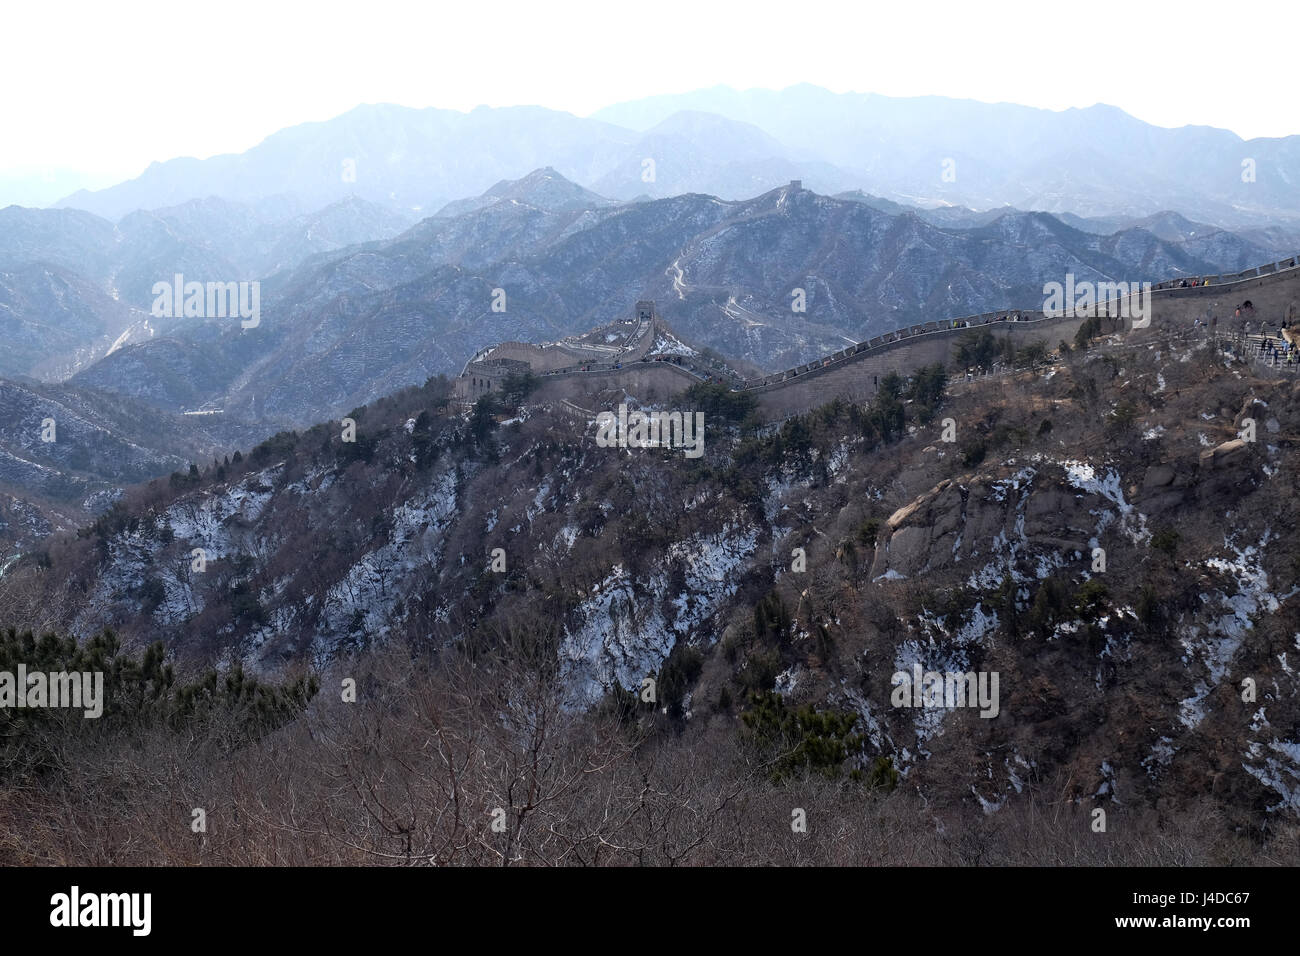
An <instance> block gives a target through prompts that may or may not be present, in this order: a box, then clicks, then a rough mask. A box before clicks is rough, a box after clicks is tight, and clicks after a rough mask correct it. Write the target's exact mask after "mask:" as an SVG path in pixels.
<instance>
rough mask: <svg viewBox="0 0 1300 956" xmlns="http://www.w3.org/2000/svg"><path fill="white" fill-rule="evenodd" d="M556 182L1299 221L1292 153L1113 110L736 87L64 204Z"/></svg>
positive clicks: (488, 111) (258, 151)
mask: <svg viewBox="0 0 1300 956" xmlns="http://www.w3.org/2000/svg"><path fill="white" fill-rule="evenodd" d="M543 166H553V167H554V168H555V169H556V170H558V171H559V172H560V173H561V174H562V175H564V176H565V177H566V178H569V179H571V180H574V181H575V182H577V183H579V184H581V185H583V186H584V187H586V188H589V189H592V190H593V191H595V192H597V193H599V194H600V195H602V196H608V197H610V198H614V199H633V198H636V197H638V196H643V195H644V196H650V197H654V198H664V197H668V196H675V195H679V194H681V193H685V192H703V193H709V194H712V195H717V196H719V197H721V198H724V199H743V198H747V197H750V196H753V195H755V194H757V193H760V192H763V191H765V190H767V189H771V188H774V187H775V186H778V185H780V184H781V183H783V182H786V181H788V180H790V179H802V180H804V181H805V182H806V183H807V185H808V186H809V187H810V188H812V189H815V190H817V191H820V192H826V193H836V192H843V191H848V190H853V189H862V190H864V191H866V192H869V193H871V194H873V195H877V196H881V197H884V198H887V199H891V200H894V201H897V202H904V203H908V204H913V205H920V206H928V207H932V206H943V205H964V206H968V207H971V208H973V209H978V210H987V209H995V208H997V207H1000V206H1015V207H1017V208H1025V209H1033V210H1041V211H1047V212H1061V213H1071V214H1074V215H1080V216H1126V217H1141V216H1147V215H1151V214H1153V213H1156V212H1159V211H1161V210H1165V209H1176V210H1178V211H1180V212H1182V213H1184V214H1185V215H1188V216H1191V217H1193V218H1198V219H1204V220H1206V221H1209V222H1213V223H1217V224H1219V225H1224V226H1244V225H1267V224H1275V223H1277V222H1278V221H1280V220H1292V221H1294V220H1296V219H1297V218H1300V189H1297V186H1298V185H1300V137H1298V136H1288V137H1280V138H1271V139H1269V138H1259V139H1252V140H1242V139H1241V138H1240V137H1238V136H1236V135H1235V134H1233V133H1231V132H1229V131H1227V130H1221V129H1215V128H1212V127H1201V126H1187V127H1182V128H1179V129H1165V128H1162V127H1156V126H1152V125H1150V124H1147V123H1144V122H1142V121H1140V120H1138V119H1136V118H1134V117H1132V116H1129V115H1128V114H1127V113H1125V112H1124V111H1122V110H1120V109H1118V108H1116V107H1112V106H1106V105H1102V104H1098V105H1096V106H1092V107H1088V108H1086V109H1068V110H1063V111H1052V110H1044V109H1035V108H1031V107H1025V106H1018V105H1014V104H1008V103H996V104H990V103H980V102H976V101H973V100H961V99H950V98H946V97H937V96H931V97H911V98H894V97H887V96H880V95H876V94H863V93H842V94H837V93H832V92H830V91H828V90H825V89H822V88H819V87H815V86H810V85H806V84H805V85H800V86H792V87H789V88H787V89H784V90H780V91H773V90H745V91H738V90H734V89H731V88H728V87H716V88H712V89H706V90H697V91H694V92H691V93H685V94H680V95H673V96H659V97H651V98H648V99H642V100H635V101H630V102H626V103H620V104H616V105H613V106H610V107H608V108H606V109H603V110H600V111H599V112H597V113H596V114H594V115H593V116H591V117H586V118H582V117H577V116H574V115H572V114H569V113H564V112H560V111H556V110H549V109H545V108H542V107H533V106H528V107H508V108H489V107H479V108H477V109H475V110H472V111H470V112H468V113H463V112H459V111H455V110H444V109H436V108H427V109H412V108H407V107H402V106H397V105H392V104H378V105H365V106H358V107H356V108H355V109H353V110H351V111H349V112H347V113H345V114H343V115H341V116H338V117H335V118H334V119H331V120H327V121H324V122H315V123H305V124H302V125H299V126H294V127H291V128H288V129H284V130H281V131H279V132H277V133H275V134H273V135H271V136H269V137H267V139H265V140H264V141H263V142H262V143H260V144H258V145H257V146H255V147H253V148H252V149H249V150H248V151H246V152H244V153H242V154H227V155H220V156H214V157H211V158H209V159H204V160H199V159H193V158H178V159H171V160H168V161H166V162H156V163H154V164H152V165H151V166H150V167H149V168H148V169H146V170H145V171H144V172H143V173H142V174H141V175H140V176H138V177H136V178H135V179H132V180H129V181H127V182H123V183H119V184H118V185H115V186H112V187H109V188H107V189H101V190H95V191H88V190H79V191H77V192H75V193H72V194H71V195H69V196H67V197H65V198H64V199H63V200H61V201H60V202H59V203H58V205H59V206H64V207H73V208H79V209H84V210H87V211H90V212H94V213H96V214H98V215H101V216H104V217H106V218H109V219H118V218H120V217H122V216H124V215H127V214H128V213H131V212H134V211H136V210H140V209H155V208H160V207H167V206H174V205H179V204H182V203H184V202H187V201H189V200H191V199H199V198H205V197H207V196H210V195H216V196H220V197H221V198H224V199H227V200H231V201H236V202H244V203H255V202H259V201H261V200H263V199H266V198H268V197H272V196H277V195H283V194H286V193H291V194H293V195H294V196H295V197H296V198H297V199H298V200H299V201H300V202H301V203H302V204H303V206H304V208H310V209H315V208H320V207H322V206H325V205H328V204H330V203H332V202H335V201H337V200H339V199H342V198H345V197H347V196H353V195H355V196H358V197H360V198H363V199H367V200H369V201H371V202H375V203H380V204H382V205H386V206H389V207H390V208H393V209H396V210H399V211H401V212H402V213H403V214H406V215H411V216H416V217H420V216H427V215H429V214H430V213H432V212H434V211H436V210H437V209H439V208H441V207H442V206H444V205H445V204H446V203H448V202H452V201H455V200H458V199H461V198H463V197H466V196H473V195H478V194H479V193H481V192H482V191H483V190H485V189H487V188H488V187H490V186H491V185H492V184H493V183H494V182H497V181H499V180H502V179H517V178H520V177H522V176H524V175H526V174H527V173H528V172H529V171H530V170H532V169H536V168H539V167H543Z"/></svg>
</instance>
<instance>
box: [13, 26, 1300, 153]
mask: <svg viewBox="0 0 1300 956" xmlns="http://www.w3.org/2000/svg"><path fill="white" fill-rule="evenodd" d="M1298 11H1300V8H1297V7H1296V5H1295V4H1294V3H1292V4H1284V3H1281V2H1259V3H1248V4H1236V5H1233V4H1226V3H1222V2H1219V3H1213V4H1211V3H1208V2H1204V0H1187V2H1177V3H1165V2H1151V0H1124V2H1113V0H1100V2H1089V0H1080V2H1077V3H1072V4H1070V5H1069V7H1068V8H1067V7H1065V6H1062V5H1056V4H1053V3H1052V0H1039V2H1019V0H1015V2H998V0H991V2H988V3H985V2H980V0H961V2H955V3H950V2H947V0H909V2H898V0H891V2H888V3H876V2H872V0H867V2H865V3H864V2H863V0H832V2H823V0H797V2H784V3H774V2H768V0H727V2H723V3H718V2H710V0H692V2H689V3H682V2H678V0H598V2H585V0H536V2H530V3H518V2H493V0H472V2H458V3H451V4H445V3H442V2H435V3H421V2H419V0H408V2H405V3H398V2H390V0H364V2H362V0H351V2H330V0H313V2H310V3H285V2H276V0H259V2H246V0H229V2H221V3H213V2H201V0H168V2H132V0H113V2H103V0H98V2H88V3H83V2H69V0H15V2H13V3H10V4H7V5H6V7H5V10H4V12H3V14H2V15H0V46H2V48H3V53H2V54H0V172H2V171H4V170H6V169H9V170H12V169H14V168H23V167H26V168H35V167H49V166H54V167H60V168H67V169H75V170H81V171H86V172H93V173H98V174H101V175H105V174H111V175H113V176H115V177H117V176H120V177H128V176H134V175H137V174H138V173H139V172H140V171H141V170H142V169H143V168H144V167H145V166H147V165H148V163H149V162H150V161H153V160H165V159H170V158H172V157H175V156H199V157H207V156H210V155H213V154H215V153H223V152H241V151H243V150H245V149H247V148H249V147H250V146H253V145H255V144H256V143H257V142H259V141H260V140H261V139H262V138H264V137H265V136H267V135H268V134H270V133H272V132H274V131H275V130H277V129H280V128H283V127H285V126H291V125H294V124H296V123H300V122H304V121H307V120H321V119H328V118H329V117H331V116H335V115H338V114H339V113H343V112H345V111H347V110H349V109H351V108H352V107H354V106H356V105H357V104H359V103H377V102H392V103H401V104H403V105H406V106H416V107H420V106H440V107H448V108H454V109H471V108H473V107H474V106H477V105H479V104H487V105H490V106H509V105H515V104H538V105H542V106H548V107H552V108H555V109H564V110H569V111H571V112H574V113H577V114H579V115H586V114H588V113H590V112H592V111H594V110H596V109H598V108H600V107H602V106H605V105H608V104H610V103H614V102H618V101H621V100H626V99H633V98H637V97H641V96H647V95H652V94H655V93H671V92H681V91H685V90H691V89H696V88H699V87H704V86H713V85H716V84H727V85H730V86H734V87H737V88H741V89H744V88H748V87H755V86H757V87H768V88H778V89H779V88H781V87H785V86H789V85H791V84H793V83H799V82H809V83H815V84H817V85H820V86H824V87H827V88H829V89H832V90H835V91H837V92H843V91H847V90H856V91H860V92H875V93H884V94H888V95H894V96H907V95H920V94H941V95H946V96H960V97H969V98H972V99H978V100H985V101H990V102H996V101H1009V102H1016V103H1024V104H1027V105H1030V106H1042V107H1048V108H1051V109H1064V108H1067V107H1071V106H1080V107H1082V106H1090V105H1092V104H1093V103H1096V102H1105V103H1111V104H1114V105H1116V106H1119V107H1121V108H1123V109H1124V110H1126V111H1128V112H1129V113H1132V114H1133V115H1134V116H1136V117H1138V118H1139V119H1143V120H1146V121H1147V122H1150V123H1156V124H1158V125H1161V126H1182V125H1185V124H1204V125H1210V126H1221V127H1225V128H1227V129H1231V130H1233V131H1234V132H1236V133H1238V134H1239V135H1241V136H1243V137H1246V138H1250V137H1253V136H1281V135H1287V134H1291V133H1298V132H1300V84H1298V83H1297V82H1296V77H1297V63H1300V60H1298V59H1297V50H1298V49H1300V48H1298V47H1297V44H1296V36H1297V26H1298V25H1300V12H1298Z"/></svg>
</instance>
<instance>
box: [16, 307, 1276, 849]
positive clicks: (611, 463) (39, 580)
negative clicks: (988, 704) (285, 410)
mask: <svg viewBox="0 0 1300 956" xmlns="http://www.w3.org/2000/svg"><path fill="white" fill-rule="evenodd" d="M1081 344H1086V336H1081ZM939 373H940V370H939V369H927V370H923V373H918V375H917V376H916V377H914V379H913V380H912V381H911V382H907V383H903V382H897V383H893V382H891V383H887V384H886V385H885V386H884V388H883V389H882V393H881V395H880V396H878V397H877V399H876V400H875V401H873V402H872V403H871V404H869V405H868V406H865V407H864V406H860V405H850V404H848V403H844V402H842V401H832V402H830V404H828V405H826V406H825V407H823V408H821V409H819V410H817V411H816V412H814V413H812V414H810V415H807V416H802V417H799V418H795V419H792V420H790V421H787V422H786V423H784V424H783V425H781V426H779V427H772V426H769V427H756V426H755V425H754V422H753V419H752V417H750V411H751V410H752V409H751V408H750V406H748V405H747V404H746V403H745V401H744V399H743V397H739V396H736V395H735V394H734V393H728V392H726V391H724V390H720V389H714V388H712V387H710V386H706V385H700V386H696V387H694V388H693V389H691V390H690V391H688V392H686V393H684V394H682V395H681V396H678V397H677V398H676V399H675V400H674V401H672V402H669V403H667V407H670V408H677V409H699V410H702V411H703V412H704V414H705V420H706V422H707V426H706V427H707V441H706V450H705V453H704V455H703V457H701V458H699V459H697V460H694V459H690V458H687V457H686V456H684V455H683V453H682V451H681V450H680V449H666V448H665V449H644V448H604V447H600V446H599V445H598V444H597V443H596V442H595V441H594V440H593V436H594V434H595V432H594V428H593V423H592V422H591V421H590V420H589V419H587V418H585V417H584V416H583V415H582V414H580V413H576V411H575V409H574V408H572V406H566V405H565V404H563V403H543V404H536V403H533V402H531V401H530V399H529V397H528V396H529V393H530V388H531V386H530V385H529V384H528V382H527V381H525V380H520V381H518V382H515V383H513V385H512V386H511V388H510V389H507V390H506V391H505V392H504V393H503V396H502V398H500V399H498V400H497V402H489V401H487V400H483V401H481V402H480V403H479V405H478V406H477V407H476V408H475V409H474V411H473V412H471V413H468V414H460V413H457V412H456V411H455V406H452V405H449V404H448V403H447V398H448V395H449V387H448V384H447V383H446V382H445V381H442V380H436V379H435V380H432V381H430V382H429V383H428V384H427V385H425V386H423V387H420V388H416V389H408V390H405V391H402V392H399V393H397V394H395V395H393V396H391V397H389V398H386V399H382V400H379V401H377V402H374V403H371V404H370V405H368V406H367V407H365V408H363V409H358V410H356V411H355V412H354V413H353V417H354V418H355V422H356V440H355V441H353V442H347V441H344V440H343V431H342V427H343V426H341V425H340V423H338V422H329V423H322V424H320V425H317V426H314V427H313V428H310V429H308V430H306V431H302V432H300V433H285V434H282V435H279V436H276V437H275V438H274V439H272V440H269V441H267V442H265V443H263V444H262V445H260V446H258V447H256V448H254V449H251V450H249V451H248V452H246V453H245V454H244V455H242V456H241V458H240V460H238V461H232V463H231V464H230V465H229V466H228V467H226V466H223V467H222V468H220V469H213V468H207V469H204V470H202V471H201V473H200V474H199V475H198V476H195V477H193V478H192V479H189V480H188V481H186V482H181V483H179V484H178V483H176V482H172V483H170V484H169V483H166V482H153V483H151V484H150V485H146V486H141V487H139V488H137V489H135V490H133V491H132V492H131V493H130V494H129V495H128V496H127V498H126V499H125V500H124V501H123V502H121V503H120V505H119V506H118V507H116V508H114V509H113V510H112V511H110V512H109V513H108V514H106V515H105V516H104V517H103V518H102V519H100V520H99V521H97V522H96V523H95V525H94V527H93V528H87V529H85V530H83V532H82V533H80V534H79V535H76V536H71V535H64V536H58V537H55V538H53V539H51V540H50V541H49V542H48V544H47V546H46V547H45V548H43V549H42V550H41V551H40V552H39V553H38V554H32V555H30V556H29V557H27V558H24V559H23V560H22V561H20V562H18V563H17V564H16V565H14V566H13V567H11V568H10V569H8V570H7V572H6V573H5V574H4V576H3V578H0V601H2V602H3V603H4V605H5V606H6V607H8V608H9V609H10V612H9V617H10V619H11V620H14V621H15V622H17V623H19V624H21V625H23V626H32V627H37V628H38V629H39V628H55V629H59V630H62V631H66V632H68V633H72V634H75V635H78V636H81V637H83V638H84V637H87V636H89V635H91V634H94V633H97V632H99V631H100V630H101V629H102V628H105V627H111V628H113V629H114V630H115V631H116V632H118V633H119V634H120V635H122V636H123V638H124V640H126V641H127V643H128V645H142V644H144V643H147V642H149V641H152V640H154V639H161V640H163V641H164V643H165V645H166V647H167V648H168V649H169V652H170V653H172V654H174V655H176V657H177V659H178V660H180V661H186V660H188V661H196V662H206V661H216V662H219V663H221V664H222V666H231V665H234V664H237V663H238V664H242V666H243V667H245V668H248V669H251V670H252V671H254V672H257V673H260V674H264V675H267V676H269V677H272V678H274V677H276V676H277V675H281V674H292V673H295V672H296V670H297V669H298V668H300V667H302V666H304V665H310V666H313V667H317V668H324V669H326V670H327V671H328V670H329V669H330V668H334V667H338V666H341V665H342V666H351V665H346V663H345V662H347V661H349V660H352V659H353V656H354V655H356V654H357V653H358V652H359V651H361V650H363V649H374V648H378V647H381V646H392V645H394V644H410V645H412V646H419V647H428V648H439V647H451V646H455V645H457V644H458V643H459V642H461V641H462V640H464V639H465V637H466V636H467V635H491V634H498V635H499V634H503V633H514V632H520V631H521V630H522V631H523V632H528V633H532V634H534V635H535V638H536V640H538V641H541V642H542V643H541V645H540V646H542V647H545V648H547V649H548V650H547V654H548V655H550V659H551V660H553V661H554V663H555V666H556V678H555V679H556V681H557V684H556V686H557V687H559V688H561V689H562V691H563V699H564V700H565V701H566V704H565V706H566V707H568V708H571V709H572V708H578V709H580V710H582V709H586V708H590V707H596V708H601V707H606V706H609V705H610V702H611V701H617V700H619V699H621V698H620V696H619V695H622V694H635V693H636V692H638V690H639V689H640V688H642V687H643V681H644V679H645V678H647V677H651V678H653V679H657V681H658V686H659V697H658V699H657V705H656V708H653V709H657V710H659V711H661V712H662V713H661V719H663V720H666V721H667V722H668V723H667V724H666V725H665V726H667V727H671V728H673V729H672V731H671V732H672V734H673V735H679V736H681V739H682V740H684V741H690V740H692V739H697V736H698V735H706V736H707V735H716V734H719V733H724V734H737V733H742V731H743V728H744V727H745V726H749V724H747V723H746V720H744V719H742V718H743V717H744V715H745V714H747V713H750V712H751V711H752V710H753V708H755V707H757V706H758V704H757V703H756V701H758V700H759V699H760V698H761V695H763V694H766V693H770V692H773V691H775V692H777V693H778V694H780V695H781V697H782V698H783V699H784V700H785V701H787V702H788V704H789V705H790V706H791V707H795V706H805V705H806V706H811V707H813V708H815V709H817V710H819V711H825V712H828V713H829V712H834V713H845V714H851V715H855V718H856V722H855V733H856V734H858V735H859V736H858V737H857V738H854V740H853V741H851V742H850V743H849V744H848V745H846V750H845V752H844V754H843V760H844V762H845V764H846V766H848V767H857V768H861V769H862V770H863V772H864V773H867V772H871V773H874V774H876V775H877V776H878V775H879V773H880V770H879V768H880V766H881V764H880V761H881V760H882V759H883V760H884V761H885V762H886V763H885V765H886V766H888V767H892V768H893V771H894V772H896V773H897V774H898V784H897V785H898V786H899V787H901V788H903V789H905V790H906V791H908V792H912V793H915V794H917V795H919V796H920V797H921V798H922V799H923V800H925V801H926V802H927V804H928V805H929V806H932V807H936V808H943V807H948V808H959V807H967V808H971V809H974V810H977V812H980V813H983V814H997V813H1000V812H1003V810H1002V808H1004V807H1012V808H1014V807H1015V806H1017V805H1018V800H1019V799H1020V798H1021V796H1022V794H1023V795H1027V794H1029V793H1031V792H1042V788H1043V787H1044V786H1047V783H1046V782H1047V781H1054V782H1053V783H1052V784H1051V786H1052V787H1058V788H1059V791H1054V792H1057V793H1058V796H1060V797H1062V798H1064V799H1066V800H1067V801H1068V802H1069V803H1070V804H1071V805H1073V806H1076V807H1083V808H1091V807H1099V808H1103V809H1111V810H1114V811H1116V812H1136V811H1139V810H1141V811H1143V812H1146V811H1149V812H1152V813H1157V814H1173V815H1175V816H1177V815H1178V814H1180V813H1183V812H1184V811H1187V812H1190V810H1189V808H1191V807H1193V806H1200V805H1202V804H1207V805H1210V806H1213V807H1214V808H1215V809H1214V812H1215V813H1216V814H1217V815H1218V817H1219V820H1218V823H1217V824H1216V826H1218V827H1221V828H1225V829H1224V830H1223V832H1231V833H1235V834H1238V835H1246V834H1254V835H1255V836H1263V835H1266V834H1269V833H1271V832H1273V831H1274V830H1275V828H1277V827H1279V826H1281V827H1283V830H1285V826H1284V825H1285V824H1286V821H1293V820H1294V815H1295V813H1296V812H1297V811H1300V802H1298V801H1300V789H1298V788H1297V781H1298V780H1300V757H1298V753H1300V751H1298V750H1297V748H1298V747H1300V743H1297V737H1296V733H1297V722H1298V721H1300V713H1298V712H1297V710H1296V703H1295V701H1296V699H1297V695H1296V691H1297V688H1296V676H1295V665H1296V661H1297V656H1298V655H1300V643H1298V641H1300V638H1298V637H1297V635H1298V634H1300V619H1297V613H1296V607H1297V604H1296V599H1297V584H1296V581H1297V571H1300V552H1297V550H1296V547H1295V542H1296V541H1297V540H1298V539H1297V537H1296V530H1295V529H1296V521H1297V513H1296V503H1295V500H1294V494H1293V491H1294V489H1293V487H1292V483H1291V481H1290V479H1289V477H1288V476H1290V475H1293V474H1294V473H1295V470H1296V466H1297V464H1298V463H1297V460H1296V454H1297V452H1296V444H1295V441H1296V433H1295V422H1296V421H1297V415H1298V414H1300V387H1298V386H1297V385H1296V384H1295V382H1294V380H1293V378H1261V377H1258V374H1257V369H1256V366H1254V365H1251V364H1246V363H1243V362H1241V361H1240V360H1238V359H1235V358H1234V357H1233V356H1232V355H1230V354H1228V353H1227V352H1225V351H1223V349H1222V347H1221V345H1215V344H1214V343H1212V342H1211V341H1209V340H1207V339H1205V338H1201V337H1196V336H1194V335H1188V336H1185V337H1181V338H1179V337H1175V339H1174V340H1173V341H1171V340H1170V338H1169V336H1168V334H1167V332H1166V333H1163V334H1158V335H1157V334H1154V333H1153V332H1151V331H1148V332H1145V333H1142V332H1138V333H1132V334H1131V336H1130V337H1129V338H1126V339H1120V338H1118V337H1116V338H1113V339H1111V340H1108V341H1098V342H1095V343H1094V344H1093V346H1092V347H1091V348H1083V349H1072V350H1070V351H1068V352H1065V353H1063V354H1060V355H1059V356H1058V357H1057V360H1056V361H1055V362H1053V363H1049V364H1048V365H1046V366H1042V365H1040V366H1039V367H1038V368H1037V369H1035V370H1034V371H1028V370H1027V371H1025V372H1022V373H1018V374H1013V375H1009V376H1004V377H1001V378H993V379H988V380H982V381H976V382H971V383H967V382H964V381H963V382H957V383H954V384H951V385H949V386H948V387H947V389H946V390H944V391H942V392H940V391H937V390H936V385H938V386H939V387H940V388H942V383H941V379H937V378H936V377H935V376H936V375H938V374H939ZM607 399H608V402H609V403H615V402H619V401H631V402H635V399H634V397H629V396H625V395H622V394H621V393H618V394H615V393H611V394H610V395H608V396H607ZM1248 420H1249V421H1248ZM1252 423H1253V425H1252ZM1252 427H1253V429H1254V431H1253V433H1252V432H1250V429H1251V428H1252ZM945 431H946V432H947V436H948V437H950V438H951V439H952V440H951V441H948V440H945ZM1243 434H1246V435H1252V436H1253V438H1254V440H1253V441H1243V440H1240V436H1241V435H1243ZM195 549H201V555H202V557H203V559H204V562H205V563H204V564H203V566H202V569H201V570H199V569H198V566H197V565H196V564H195V558H194V555H195V554H196V553H198V552H196V550H195ZM914 665H920V667H921V669H922V670H923V671H939V672H980V673H984V674H988V673H991V672H996V673H997V674H998V675H999V686H1000V699H999V702H998V707H997V708H996V715H995V716H990V717H981V716H980V713H979V711H977V710H975V709H972V708H965V707H961V706H939V707H929V708H921V709H913V708H907V707H899V706H897V705H896V704H895V703H894V702H893V698H892V694H893V692H894V684H895V683H897V681H896V677H895V675H896V674H898V673H900V672H901V673H910V672H911V670H912V668H913V666H914ZM755 694H758V695H760V697H759V698H756V697H754V696H753V695H755ZM754 713H760V712H759V711H754ZM700 739H703V738H700ZM873 767H874V768H875V770H872V768H873ZM1025 799H1028V797H1027V796H1026V797H1025ZM1009 812H1012V813H1018V812H1020V811H1018V810H1015V809H1012V810H1011V811H1009ZM1279 832H1282V831H1279Z"/></svg>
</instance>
